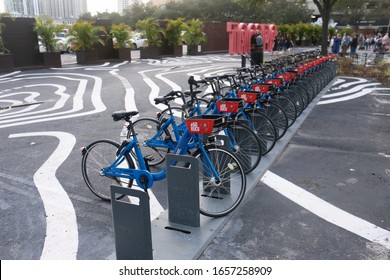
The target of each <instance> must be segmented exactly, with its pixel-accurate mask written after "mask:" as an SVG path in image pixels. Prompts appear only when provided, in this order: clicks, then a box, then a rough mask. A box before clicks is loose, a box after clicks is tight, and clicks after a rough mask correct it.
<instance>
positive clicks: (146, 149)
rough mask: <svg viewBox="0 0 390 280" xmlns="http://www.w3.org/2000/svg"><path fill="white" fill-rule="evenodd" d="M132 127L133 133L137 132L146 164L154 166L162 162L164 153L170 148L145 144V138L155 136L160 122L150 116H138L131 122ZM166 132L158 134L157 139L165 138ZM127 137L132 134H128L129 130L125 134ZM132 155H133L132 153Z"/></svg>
mask: <svg viewBox="0 0 390 280" xmlns="http://www.w3.org/2000/svg"><path fill="white" fill-rule="evenodd" d="M133 127H134V130H135V133H137V138H138V142H139V146H140V148H141V151H142V155H143V156H144V157H147V162H148V164H149V165H150V166H155V165H159V164H160V163H162V162H163V161H164V160H165V156H166V154H167V153H169V151H170V150H169V149H168V148H162V147H153V146H150V145H147V144H146V141H147V140H150V139H152V138H153V137H155V136H156V134H157V131H158V129H159V127H160V122H159V121H158V120H156V119H154V118H150V117H145V118H139V119H138V120H136V121H134V122H133ZM168 134H169V132H168V131H163V132H162V133H161V134H160V135H158V139H159V140H164V139H167V138H168ZM127 138H129V139H131V138H132V136H131V135H130V131H129V132H128V134H127ZM133 156H134V157H135V155H134V154H133Z"/></svg>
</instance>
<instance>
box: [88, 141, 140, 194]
mask: <svg viewBox="0 0 390 280" xmlns="http://www.w3.org/2000/svg"><path fill="white" fill-rule="evenodd" d="M119 147H120V145H119V144H118V143H116V142H114V141H111V140H98V141H95V142H93V143H91V144H90V145H88V147H86V148H85V149H84V151H83V158H82V161H81V171H82V174H83V178H84V181H85V183H86V184H87V186H88V188H89V189H90V190H91V191H92V193H93V194H95V195H96V196H98V197H100V198H101V199H103V200H106V201H110V200H111V192H110V186H111V185H115V186H122V187H128V188H131V186H132V184H133V180H130V179H125V178H119V177H108V176H105V175H104V174H103V172H102V170H103V169H104V168H106V167H108V166H109V165H110V164H112V163H113V162H114V161H115V160H116V158H117V155H116V152H117V151H118V149H119ZM118 167H120V168H125V169H128V168H130V169H134V168H135V166H134V161H133V160H132V158H131V157H130V156H129V155H128V154H126V155H125V156H124V157H123V158H122V161H121V163H120V164H119V165H118Z"/></svg>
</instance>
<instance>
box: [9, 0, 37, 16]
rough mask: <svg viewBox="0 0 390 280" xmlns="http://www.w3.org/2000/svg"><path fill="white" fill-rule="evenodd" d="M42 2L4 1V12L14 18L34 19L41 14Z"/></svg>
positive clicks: (35, 0) (28, 0) (25, 0)
mask: <svg viewBox="0 0 390 280" xmlns="http://www.w3.org/2000/svg"><path fill="white" fill-rule="evenodd" d="M41 2H42V0H5V1H4V8H5V12H7V13H9V14H11V15H12V16H15V17H34V16H39V15H40V14H41V12H42V10H41V7H42V6H41V5H40V3H41Z"/></svg>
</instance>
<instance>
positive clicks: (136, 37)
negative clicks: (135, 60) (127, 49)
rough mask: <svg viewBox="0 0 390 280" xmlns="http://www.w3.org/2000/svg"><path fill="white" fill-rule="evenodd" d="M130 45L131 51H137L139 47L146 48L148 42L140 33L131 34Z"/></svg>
mask: <svg viewBox="0 0 390 280" xmlns="http://www.w3.org/2000/svg"><path fill="white" fill-rule="evenodd" d="M130 42H131V44H133V49H139V48H140V47H146V46H147V44H148V40H147V39H146V38H143V36H142V34H141V33H133V34H132V36H131V39H130Z"/></svg>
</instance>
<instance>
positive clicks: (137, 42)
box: [112, 34, 148, 50]
mask: <svg viewBox="0 0 390 280" xmlns="http://www.w3.org/2000/svg"><path fill="white" fill-rule="evenodd" d="M132 36H133V37H131V39H130V40H129V41H128V42H127V43H126V47H127V48H132V49H135V50H136V49H139V48H141V47H146V46H147V44H148V40H147V39H146V38H142V37H141V35H138V34H137V35H132ZM112 43H113V44H114V46H115V44H116V38H115V37H114V38H112Z"/></svg>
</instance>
